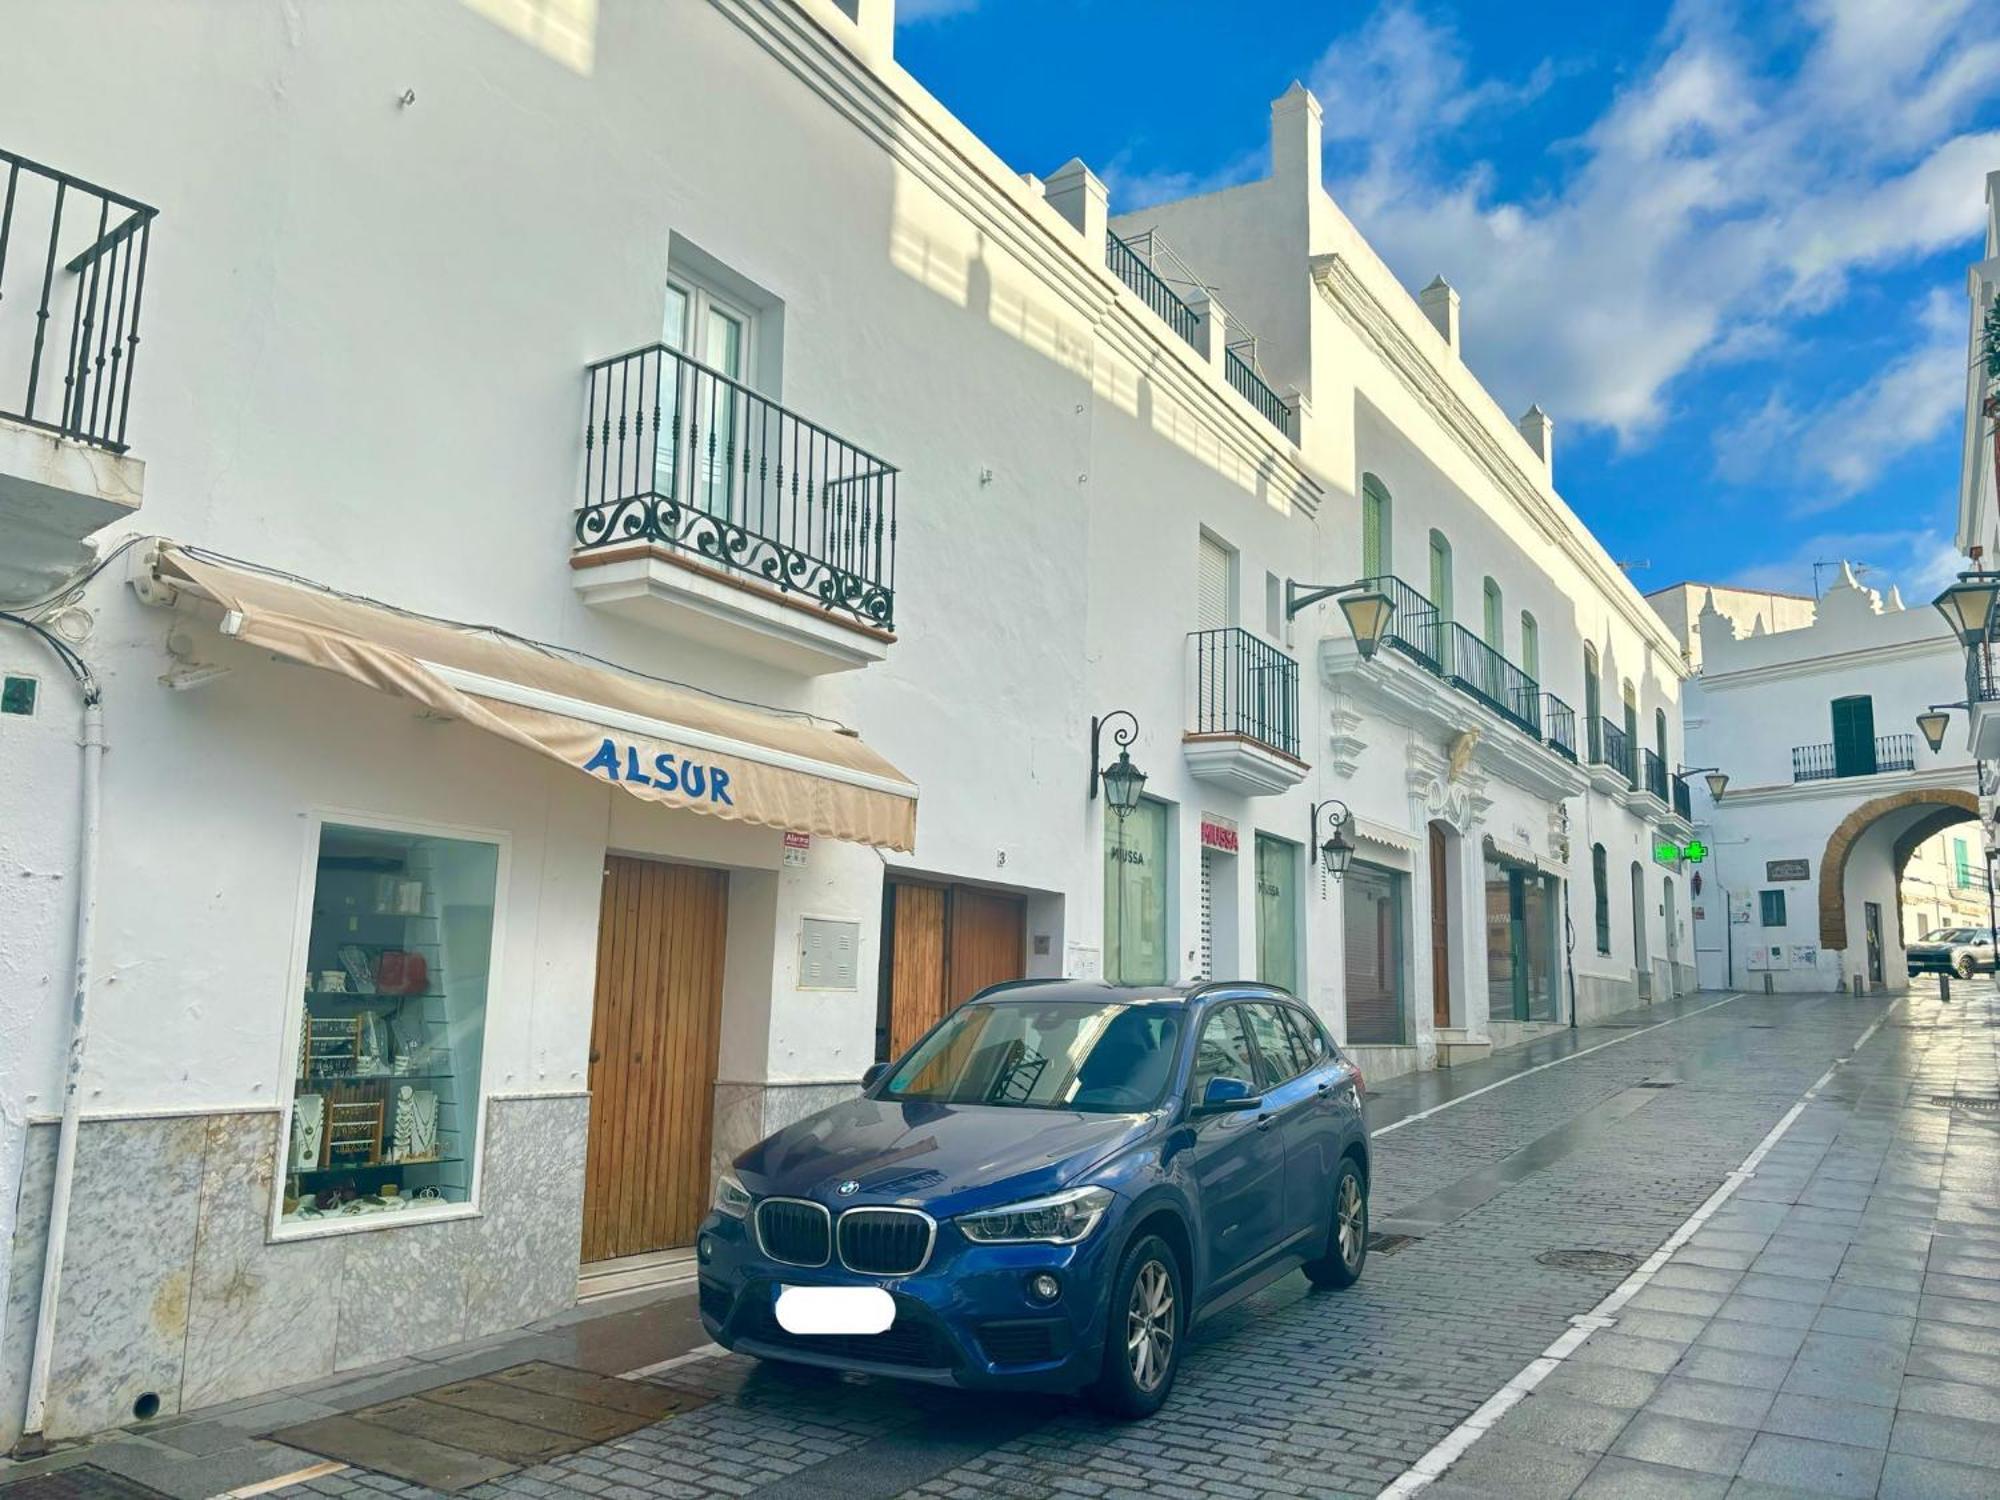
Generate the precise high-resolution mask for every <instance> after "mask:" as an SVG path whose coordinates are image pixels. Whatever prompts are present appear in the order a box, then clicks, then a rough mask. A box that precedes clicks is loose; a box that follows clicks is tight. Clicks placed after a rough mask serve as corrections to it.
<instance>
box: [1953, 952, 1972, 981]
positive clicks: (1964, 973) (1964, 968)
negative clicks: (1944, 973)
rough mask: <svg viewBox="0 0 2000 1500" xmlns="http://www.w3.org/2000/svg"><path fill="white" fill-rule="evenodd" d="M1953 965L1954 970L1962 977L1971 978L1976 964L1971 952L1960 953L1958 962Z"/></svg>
mask: <svg viewBox="0 0 2000 1500" xmlns="http://www.w3.org/2000/svg"><path fill="white" fill-rule="evenodd" d="M1951 967H1952V972H1953V973H1954V974H1956V975H1958V977H1959V978H1960V979H1970V978H1971V977H1972V971H1973V968H1974V964H1973V962H1972V955H1971V954H1970V953H1961V954H1959V956H1958V962H1957V963H1955V964H1953V965H1952V966H1951Z"/></svg>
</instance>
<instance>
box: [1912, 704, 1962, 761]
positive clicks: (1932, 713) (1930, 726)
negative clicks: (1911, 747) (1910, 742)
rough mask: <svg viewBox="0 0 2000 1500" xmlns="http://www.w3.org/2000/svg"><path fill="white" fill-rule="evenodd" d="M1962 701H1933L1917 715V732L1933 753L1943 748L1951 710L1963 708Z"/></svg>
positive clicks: (1949, 724) (1949, 725)
mask: <svg viewBox="0 0 2000 1500" xmlns="http://www.w3.org/2000/svg"><path fill="white" fill-rule="evenodd" d="M1965 707H1966V705H1965V704H1963V703H1933V704H1932V705H1931V706H1930V707H1929V708H1927V709H1925V710H1924V711H1923V712H1922V713H1920V714H1918V715H1917V733H1918V734H1921V735H1922V736H1923V737H1924V743H1925V744H1926V745H1929V746H1930V747H1931V754H1933V755H1935V754H1937V753H1938V752H1939V751H1940V750H1942V749H1944V732H1945V731H1946V730H1947V729H1949V728H1951V711H1952V710H1953V709H1954V708H1965Z"/></svg>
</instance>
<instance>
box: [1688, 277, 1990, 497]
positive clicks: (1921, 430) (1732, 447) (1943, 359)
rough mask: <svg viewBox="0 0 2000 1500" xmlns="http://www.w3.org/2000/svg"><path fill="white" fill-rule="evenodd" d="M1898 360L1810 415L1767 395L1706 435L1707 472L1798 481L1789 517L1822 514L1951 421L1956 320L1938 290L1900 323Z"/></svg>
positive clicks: (1957, 356) (1958, 377)
mask: <svg viewBox="0 0 2000 1500" xmlns="http://www.w3.org/2000/svg"><path fill="white" fill-rule="evenodd" d="M1908 321H1909V326H1910V329H1911V338H1910V339H1909V340H1908V341H1907V344H1906V347H1905V349H1904V352H1903V353H1900V354H1897V355H1895V356H1893V357H1892V358H1890V359H1889V360H1887V361H1886V362H1885V363H1884V364H1882V365H1881V366H1879V367H1878V368H1877V369H1876V370H1875V372H1874V373H1873V374H1872V375H1871V376H1870V377H1869V378H1868V379H1867V380H1866V381H1864V382H1862V383H1861V384H1860V385H1858V386H1854V387H1852V388H1850V389H1847V390H1846V391H1844V392H1843V393H1841V394H1839V395H1837V396H1834V397H1832V398H1831V399H1830V400H1828V401H1826V402H1824V403H1822V404H1821V405H1819V406H1817V407H1815V408H1812V409H1810V410H1804V411H1802V410H1799V409H1797V408H1796V407H1795V406H1794V405H1793V403H1792V402H1791V401H1790V400H1789V399H1787V397H1786V396H1785V395H1784V394H1783V393H1782V392H1778V391H1773V392H1772V393H1771V395H1770V396H1769V397H1768V398H1766V400H1765V403H1764V405H1763V406H1762V407H1761V408H1759V409H1758V410H1757V411H1756V412H1755V413H1753V414H1752V415H1751V416H1749V417H1746V418H1745V419H1744V420H1743V421H1741V422H1739V423H1736V424H1735V425H1733V426H1731V427H1728V428H1725V429H1723V430H1721V431H1720V432H1718V433H1717V434H1716V438H1715V454H1716V471H1717V472H1718V473H1719V474H1721V475H1722V476H1723V478H1725V479H1730V480H1734V481H1736V482H1738V483H1745V482H1754V481H1768V480H1778V481H1792V482H1799V481H1801V480H1803V481H1804V482H1805V485H1806V493H1805V494H1804V497H1803V498H1801V499H1800V500H1799V501H1798V503H1797V504H1796V505H1794V507H1793V511H1794V513H1795V514H1799V515H1809V514H1811V513H1813V512H1815V511H1821V510H1829V509H1832V508H1833V507H1834V506H1837V505H1839V504H1840V503H1841V502H1842V501H1844V500H1846V499H1847V498H1848V497H1850V496H1852V495H1854V494H1856V493H1858V492H1859V491H1861V490H1864V489H1866V488H1868V486H1869V485H1871V484H1873V483H1874V482H1875V481H1876V480H1877V479H1879V478H1880V477H1881V476H1882V474H1883V473H1884V472H1885V471H1886V470H1887V469H1888V467H1889V466H1890V465H1891V464H1892V463H1894V462H1895V461H1896V460H1897V459H1898V458H1901V457H1902V456H1903V455H1904V454H1906V453H1909V452H1910V451H1911V450H1913V449H1915V448H1919V447H1921V446H1922V445H1924V444H1925V443H1928V442H1930V441H1931V440H1932V439H1933V438H1935V437H1937V436H1938V435H1939V434H1940V433H1942V432H1944V431H1945V429H1946V428H1948V427H1949V426H1951V425H1952V424H1953V423H1954V422H1955V421H1957V420H1958V419H1959V417H1960V415H1961V414H1962V411H1963V402H1964V398H1965V327H1964V314H1963V311H1962V309H1961V308H1960V307H1959V306H1958V304H1957V301H1956V299H1955V298H1954V297H1953V296H1952V295H1951V294H1950V293H1948V292H1946V291H1945V290H1944V289H1943V288H1938V289H1936V290H1934V291H1932V292H1931V294H1930V295H1929V296H1928V297H1927V298H1926V299H1925V300H1924V302H1923V304H1922V305H1921V306H1920V307H1919V308H1917V309H1916V310H1915V312H1914V313H1913V315H1912V316H1911V317H1910V319H1909V320H1908Z"/></svg>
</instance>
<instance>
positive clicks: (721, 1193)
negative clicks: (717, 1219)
mask: <svg viewBox="0 0 2000 1500" xmlns="http://www.w3.org/2000/svg"><path fill="white" fill-rule="evenodd" d="M715 1211H716V1212H717V1213H719V1214H727V1215H728V1216H729V1217H730V1218H732V1219H741V1218H744V1217H746V1216H747V1215H748V1214H749V1212H750V1194H749V1193H748V1192H746V1191H745V1190H744V1187H743V1184H742V1183H740V1182H738V1181H737V1180H736V1179H735V1178H734V1177H732V1176H730V1175H729V1174H728V1173H727V1172H724V1173H723V1174H722V1175H721V1176H720V1177H718V1178H716V1179H715Z"/></svg>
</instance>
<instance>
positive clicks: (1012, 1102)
mask: <svg viewBox="0 0 2000 1500" xmlns="http://www.w3.org/2000/svg"><path fill="white" fill-rule="evenodd" d="M1180 1032H1181V1019H1180V1008H1179V1007H1178V1006H1169V1005H1079V1004H1076V1003H1073V1002H1062V1001H1058V1002H1051V1001H1046V1000H1039V999H1025V998H1024V999H1021V1000H994V1001H987V1002H982V1003H980V1004H977V1005H966V1006H962V1007H960V1008H959V1009H958V1010H957V1011H954V1012H953V1013H952V1015H951V1017H950V1018H949V1019H948V1020H946V1021H945V1022H944V1024H943V1025H941V1026H939V1027H938V1028H937V1029H936V1030H935V1031H933V1032H931V1033H930V1034H929V1035H928V1036H926V1037H925V1038H924V1039H923V1041H922V1042H920V1043H918V1045H917V1047H916V1049H915V1050H914V1051H912V1052H911V1053H910V1055H909V1056H908V1057H906V1058H904V1059H903V1061H902V1063H901V1064H900V1065H899V1066H898V1067H897V1068H896V1070H895V1072H894V1073H892V1074H891V1075H890V1077H889V1078H888V1080H887V1081H886V1082H885V1083H884V1084H883V1086H882V1092H881V1095H880V1097H882V1098H884V1099H890V1100H895V1101H897V1102H904V1101H907V1102H923V1103H930V1104H997V1105H1009V1106H1012V1107H1015V1108H1020V1109H1073V1110H1083V1111H1089V1112H1095V1113H1100V1114H1123V1113H1138V1112H1140V1111H1143V1110H1148V1109H1152V1108H1153V1107H1154V1106H1155V1105H1157V1104H1158V1103H1159V1101H1160V1098H1161V1096H1162V1095H1163V1094H1165V1092H1166V1089H1167V1084H1168V1081H1169V1079H1170V1078H1171V1076H1172V1073H1173V1067H1174V1056H1175V1051H1176V1048H1177V1047H1178V1045H1179V1042H1180ZM1242 1076H1243V1077H1244V1079H1245V1080H1248V1079H1249V1077H1250V1075H1249V1074H1248V1073H1247V1072H1246V1073H1244V1074H1243V1075H1242Z"/></svg>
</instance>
